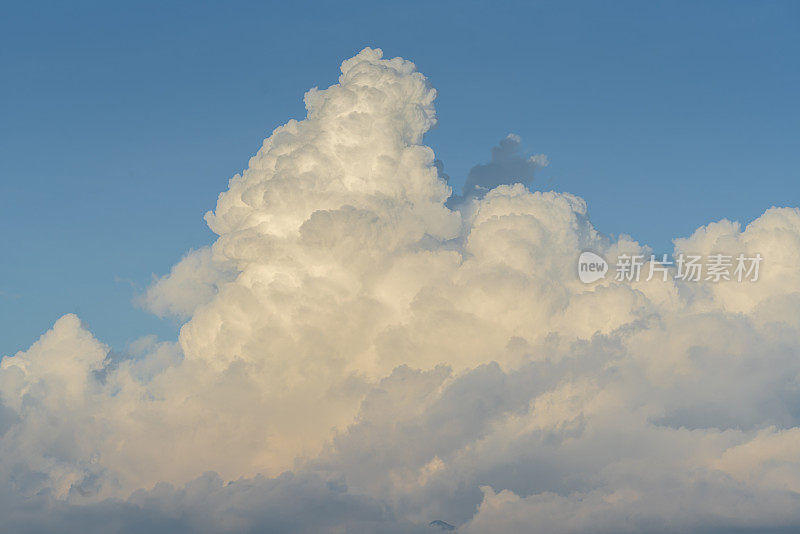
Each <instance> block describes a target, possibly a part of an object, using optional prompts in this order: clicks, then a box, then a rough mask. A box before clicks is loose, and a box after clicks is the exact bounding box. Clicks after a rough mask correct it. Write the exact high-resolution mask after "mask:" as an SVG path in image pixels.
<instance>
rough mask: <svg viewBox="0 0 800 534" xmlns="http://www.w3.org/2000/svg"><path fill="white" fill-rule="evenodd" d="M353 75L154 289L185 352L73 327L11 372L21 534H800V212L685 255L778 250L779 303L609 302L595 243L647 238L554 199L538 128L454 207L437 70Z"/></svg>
mask: <svg viewBox="0 0 800 534" xmlns="http://www.w3.org/2000/svg"><path fill="white" fill-rule="evenodd" d="M341 70H342V74H341V76H340V78H339V83H338V84H335V85H333V86H331V87H329V88H327V89H322V90H320V89H312V90H311V91H309V92H308V93H307V94H306V96H305V103H306V108H307V111H308V114H307V117H306V118H305V119H303V120H301V121H295V120H292V121H289V122H288V123H286V124H285V125H283V126H280V127H278V128H276V129H275V131H274V132H273V133H272V134H271V135H270V136H269V137H268V138H267V139H266V140H265V141H264V143H263V145H262V147H261V149H260V150H259V151H258V153H257V154H256V155H255V156H254V157H253V158H252V159H251V160H250V162H249V165H248V168H247V169H246V170H244V172H242V173H241V174H238V175H236V176H234V177H233V178H232V179H231V180H230V183H229V185H228V189H227V190H226V191H224V192H223V193H222V194H221V195H220V197H219V200H218V202H217V206H216V209H215V210H214V211H213V212H209V213H208V214H207V215H206V221H207V222H208V224H209V226H210V227H211V229H212V230H213V231H214V232H215V233H216V234H217V235H218V236H219V237H218V239H217V240H216V242H215V243H214V244H213V245H212V246H211V247H208V248H203V249H200V250H198V251H194V252H191V253H189V254H188V255H187V256H186V257H185V258H184V259H183V260H182V261H181V262H180V263H179V264H178V265H176V266H175V267H174V268H173V269H172V271H171V273H170V274H169V275H167V276H165V277H163V278H159V279H158V280H156V282H155V283H154V285H153V286H151V288H150V290H149V291H148V292H147V294H146V295H145V296H143V297H142V299H141V301H140V303H141V304H142V305H144V306H146V307H148V308H149V309H151V310H152V311H154V312H155V313H157V314H159V315H162V316H168V315H174V316H176V317H179V318H182V319H185V321H186V322H185V323H184V325H183V327H182V328H181V332H180V336H179V339H178V341H177V343H169V342H167V343H159V342H157V341H154V340H152V339H145V340H141V341H140V342H138V344H137V347H136V349H137V351H138V352H139V353H140V354H139V355H137V356H136V357H130V358H123V359H121V360H120V359H119V358H118V357H114V358H113V361H112V358H111V357H110V353H109V348H108V347H107V346H105V345H104V344H103V343H101V342H100V341H98V340H97V339H95V338H94V336H93V335H92V334H91V333H90V332H89V331H88V330H87V329H86V328H85V326H84V325H82V324H81V322H80V320H79V318H78V317H76V316H74V315H66V316H64V317H62V318H61V319H59V320H58V321H57V322H56V323H55V325H54V326H53V327H52V328H51V329H50V330H49V331H47V332H46V333H45V334H44V335H43V336H42V337H41V338H40V339H39V340H38V341H37V342H36V343H34V344H33V345H32V346H31V347H30V348H29V349H28V350H26V351H22V352H20V353H17V354H16V355H13V356H7V357H5V358H3V360H2V363H0V434H1V437H0V503H2V504H0V511H2V513H3V516H4V518H7V519H5V520H4V524H3V525H0V530H3V531H8V532H26V531H27V532H48V531H53V530H56V529H58V530H61V531H64V532H70V531H75V532H77V531H81V532H87V531H95V532H136V531H142V530H145V529H149V530H151V531H153V532H159V531H162V532H182V531H186V532H256V531H270V532H341V531H351V532H352V531H358V532H430V531H433V530H434V528H435V527H436V525H440V524H449V525H455V526H456V527H457V531H458V532H467V533H471V532H476V533H478V532H487V531H492V532H501V533H503V532H508V533H513V532H520V531H530V530H531V528H534V527H535V528H536V529H538V531H541V532H548V533H549V532H565V533H572V532H587V531H592V532H609V533H611V532H615V533H616V532H680V531H693V532H723V531H725V530H731V529H738V530H739V531H743V532H747V531H752V532H760V531H767V530H770V529H772V530H773V531H775V532H780V531H787V532H788V531H790V530H791V529H792V528H794V527H797V526H798V525H800V512H798V510H800V506H798V505H800V446H798V445H799V444H800V411H798V410H797V406H798V405H799V404H798V403H799V402H800V386H798V384H800V380H799V379H798V378H799V377H800V360H798V357H797V354H798V349H799V348H800V320H799V319H798V317H800V314H799V313H798V311H800V271H798V270H797V268H796V266H797V264H798V260H800V211H798V210H797V209H794V208H772V209H770V210H767V211H766V212H765V213H764V214H763V215H762V216H761V217H759V218H758V219H757V220H755V221H753V222H752V223H750V224H749V225H747V226H746V227H745V228H744V229H742V228H741V227H740V226H739V225H738V224H736V223H731V222H729V221H721V222H717V223H711V224H709V225H708V226H705V227H702V228H700V229H698V230H697V231H696V232H695V233H694V234H693V235H692V236H690V237H688V238H685V239H679V240H676V241H675V252H676V253H679V252H691V253H695V254H711V253H716V252H719V251H720V250H725V251H727V252H728V253H731V254H735V253H739V252H742V253H748V254H755V253H760V254H761V255H762V256H763V257H764V258H765V265H764V268H763V272H762V275H761V278H760V279H759V280H758V282H757V283H752V284H737V283H735V282H721V283H718V284H712V283H705V282H702V281H701V282H697V283H694V284H687V283H682V282H680V281H675V280H672V279H669V280H668V281H666V282H664V281H661V279H655V280H653V281H650V282H645V281H642V282H637V283H616V282H615V281H614V280H613V279H612V278H610V277H607V278H606V279H604V280H601V281H598V282H596V283H595V284H592V285H584V284H583V283H581V282H580V280H579V279H578V277H577V273H576V271H575V261H576V259H577V258H578V256H579V255H580V253H581V252H582V251H585V250H591V251H593V252H595V253H597V254H599V255H601V256H605V257H612V256H614V255H615V254H619V253H623V252H624V253H627V254H644V253H645V252H647V249H646V247H644V246H642V245H640V244H638V243H636V242H634V241H632V240H631V239H630V238H627V237H621V238H619V239H616V240H612V239H610V238H608V237H606V236H604V235H603V234H601V233H599V232H598V231H597V230H596V229H595V228H594V227H593V226H592V225H591V223H590V221H589V219H588V216H587V206H586V203H585V202H584V201H583V200H582V199H581V198H579V197H577V196H574V195H571V194H568V193H557V192H541V191H531V190H530V189H529V187H528V186H529V185H530V183H531V180H532V179H533V174H534V173H535V171H536V170H538V169H539V168H540V167H541V166H543V165H544V164H545V163H546V159H545V158H544V157H542V156H534V157H533V158H530V157H526V156H524V155H522V153H521V150H520V146H519V145H520V141H519V138H517V137H515V136H509V137H507V138H506V139H504V140H503V141H501V143H500V145H499V146H498V147H496V148H495V149H494V150H493V153H492V159H491V161H490V162H489V163H487V164H484V165H479V166H477V167H475V168H473V170H472V171H471V172H470V175H469V176H468V178H467V181H466V184H465V188H464V190H463V192H462V193H463V196H462V197H461V198H460V199H459V201H458V202H455V203H454V202H453V201H452V198H453V197H452V193H453V191H452V190H451V188H450V187H449V186H448V184H447V183H446V181H445V180H444V179H443V177H442V172H441V165H440V164H439V163H438V162H436V161H435V158H434V154H433V151H432V150H431V149H430V148H429V147H427V146H425V145H423V144H422V139H423V135H424V134H425V132H427V131H428V130H429V129H430V128H431V127H432V126H433V125H434V124H435V123H436V120H437V119H436V115H435V109H434V106H433V102H434V99H435V97H436V91H435V90H434V89H433V88H432V87H431V86H430V84H429V83H428V81H427V79H426V78H425V77H424V76H423V75H422V74H420V73H419V72H418V71H417V70H416V68H415V66H414V65H413V64H412V63H410V62H408V61H405V60H403V59H400V58H394V59H388V60H387V59H384V58H383V57H382V53H381V51H380V50H377V49H369V48H367V49H365V50H363V51H362V52H360V53H359V54H358V55H357V56H355V57H353V58H351V59H348V60H347V61H345V62H344V63H343V64H342V69H341ZM448 199H451V200H450V201H448ZM437 522H438V523H437ZM431 523H433V525H434V526H433V527H432V526H431Z"/></svg>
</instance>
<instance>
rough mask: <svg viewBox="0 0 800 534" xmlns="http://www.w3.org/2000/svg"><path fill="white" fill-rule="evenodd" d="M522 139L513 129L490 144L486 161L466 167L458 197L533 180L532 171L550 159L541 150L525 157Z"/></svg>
mask: <svg viewBox="0 0 800 534" xmlns="http://www.w3.org/2000/svg"><path fill="white" fill-rule="evenodd" d="M521 142H522V139H520V137H519V136H518V135H516V134H513V133H512V134H508V135H507V136H506V137H505V138H504V139H502V140H501V141H500V143H499V144H498V145H497V146H496V147H494V148H492V159H491V161H489V163H482V164H479V165H475V166H474V167H472V168H471V169H470V170H469V174H468V175H467V180H466V182H465V183H464V187H463V188H462V193H461V196H460V197H458V199H464V198H469V197H474V196H478V197H480V196H483V195H484V194H485V193H486V192H487V191H489V190H491V189H494V188H495V187H497V186H499V185H512V184H523V185H525V186H529V185H530V184H531V183H532V182H533V176H534V173H536V171H538V170H540V169H542V168H544V167H547V165H548V163H549V161H548V159H547V156H545V155H544V154H536V155H534V156H528V157H526V156H525V155H523V154H522V150H521V147H520V145H521Z"/></svg>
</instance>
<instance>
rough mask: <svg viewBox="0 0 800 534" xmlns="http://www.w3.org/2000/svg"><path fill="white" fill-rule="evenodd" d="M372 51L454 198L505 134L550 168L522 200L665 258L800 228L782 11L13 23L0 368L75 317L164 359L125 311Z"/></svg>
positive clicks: (34, 10)
mask: <svg viewBox="0 0 800 534" xmlns="http://www.w3.org/2000/svg"><path fill="white" fill-rule="evenodd" d="M364 46H377V47H381V48H383V50H384V52H385V54H386V55H387V56H397V55H399V56H402V57H405V58H407V59H410V60H412V61H414V62H415V63H416V64H417V66H418V68H419V69H420V70H421V71H422V72H423V73H424V74H425V75H427V76H428V77H429V79H430V80H431V82H432V84H433V85H434V86H435V87H436V88H437V89H438V90H439V98H438V104H437V107H438V111H439V120H440V124H439V126H438V127H437V128H436V129H435V130H434V131H433V132H431V133H430V134H429V135H428V137H427V139H426V141H427V143H429V144H430V145H431V146H432V147H433V148H434V150H435V151H436V154H437V157H438V158H440V159H441V160H443V161H444V164H445V170H446V172H447V173H448V174H450V175H451V176H452V177H453V178H454V179H455V181H456V182H460V181H463V179H464V177H465V176H466V174H467V172H468V171H469V169H470V167H472V166H473V165H475V164H477V163H481V162H485V161H487V160H488V158H489V151H490V149H491V147H492V146H493V145H495V144H496V143H497V142H498V141H499V140H500V139H501V138H502V137H504V136H505V135H506V134H508V133H509V132H514V133H516V134H518V135H520V136H521V137H522V139H523V146H524V147H525V149H526V150H527V151H529V152H530V153H532V154H533V153H544V154H547V155H548V157H549V159H550V166H549V167H548V168H547V169H545V170H544V171H542V172H541V173H540V174H539V177H538V180H537V182H536V183H535V184H534V187H537V188H542V189H556V190H561V191H569V192H572V193H575V194H577V195H580V196H582V197H583V198H585V199H586V200H587V202H588V204H589V211H590V216H591V218H592V220H593V222H594V224H595V226H596V227H597V228H598V229H599V230H600V231H602V232H604V233H609V234H617V233H628V234H631V235H632V236H633V237H634V238H636V239H638V240H640V241H641V242H645V243H648V244H650V245H652V246H653V247H654V248H655V249H656V250H657V251H669V250H670V248H671V247H670V240H671V238H673V237H680V236H685V235H687V234H689V233H690V232H691V231H692V230H693V229H694V228H696V227H697V226H699V225H702V224H705V223H707V222H709V221H713V220H718V219H721V218H729V219H736V220H740V221H742V222H743V223H746V222H748V221H750V220H752V219H753V218H755V217H757V216H758V215H759V214H760V213H762V212H763V211H764V210H765V209H766V208H768V207H770V206H772V205H779V206H797V205H799V204H800V185H799V184H798V180H797V177H798V174H797V169H798V164H799V163H800V150H798V149H797V142H798V133H800V132H799V131H798V130H799V129H800V128H799V127H800V107H799V106H798V104H797V95H798V94H800V67H799V65H800V61H798V59H800V4H798V3H796V2H738V1H725V2H702V3H698V2H647V3H644V2H613V3H610V2H607V3H601V2H586V3H583V2H520V3H517V2H504V3H501V4H500V5H489V4H488V3H486V4H484V3H478V2H404V3H399V2H386V3H376V2H326V3H313V4H312V3H300V4H290V3H288V2H275V3H228V4H222V3H203V4H196V3H189V2H186V3H168V4H167V5H164V4H162V3H151V4H146V3H138V5H136V6H134V5H132V4H131V5H129V6H127V7H126V6H123V5H122V4H120V3H114V4H113V5H112V4H110V3H99V2H98V3H92V2H80V3H78V4H77V5H68V4H67V3H35V4H30V3H24V4H23V3H17V4H13V3H8V2H7V3H5V4H4V6H3V13H2V16H0V68H2V72H3V83H2V84H0V106H2V108H1V109H0V117H2V125H3V127H2V129H0V235H1V236H2V245H3V258H2V261H1V262H0V325H2V326H0V334H2V335H0V354H11V353H14V352H15V351H17V350H20V349H23V348H25V347H27V346H28V345H29V344H30V343H31V342H32V341H33V340H35V339H36V338H37V337H38V336H39V335H40V334H41V333H42V332H43V331H45V330H46V329H47V328H48V327H49V326H50V325H51V324H52V323H53V321H54V320H55V319H57V318H58V317H59V316H61V315H63V314H64V313H68V312H76V313H77V314H78V315H79V316H80V317H81V318H82V319H83V320H84V321H85V322H87V323H88V324H89V326H90V327H91V330H92V331H93V332H94V334H95V335H96V336H97V337H98V338H99V339H101V340H103V341H105V342H106V343H109V344H110V345H112V347H114V348H116V349H118V350H124V348H125V346H126V345H127V343H129V342H130V341H132V340H133V339H136V338H137V337H139V336H142V335H146V334H156V335H158V336H159V337H161V338H163V339H172V338H174V337H175V333H176V328H177V325H176V324H175V323H172V322H170V321H162V320H159V319H157V318H155V317H153V316H151V315H149V314H148V313H147V312H145V311H142V310H140V309H138V308H137V307H136V306H134V305H133V304H132V303H131V300H132V299H133V298H134V297H135V296H136V295H137V294H140V293H141V292H142V291H143V290H144V289H145V288H146V287H147V285H148V283H149V282H150V280H151V279H152V275H153V273H155V274H164V273H166V272H167V271H168V270H169V267H170V266H171V265H172V264H174V263H175V262H176V261H177V260H179V259H180V257H181V256H182V255H183V254H184V253H185V252H186V251H187V250H189V249H190V248H197V247H199V246H202V245H205V244H208V243H210V242H212V240H213V237H214V236H213V235H212V234H211V232H210V231H209V230H208V229H207V227H206V226H205V223H204V222H203V219H202V216H203V214H204V213H205V212H206V211H207V210H209V209H212V208H213V207H214V204H215V200H216V196H217V194H218V193H219V192H220V191H222V190H224V189H225V188H226V184H227V181H228V179H229V178H230V177H231V176H232V175H233V174H235V173H237V172H239V171H241V170H242V169H243V168H244V167H245V166H246V164H247V160H248V159H249V157H250V156H251V155H252V154H253V153H255V151H256V150H257V149H258V148H259V146H260V144H261V140H262V139H263V138H264V137H266V136H267V135H268V134H269V133H270V132H271V130H272V129H273V128H274V127H276V126H278V125H280V124H282V123H284V122H286V120H288V119H289V118H302V116H303V113H304V108H303V104H302V95H303V93H304V92H305V91H306V90H307V89H308V88H310V87H312V86H320V87H325V86H327V85H329V84H331V83H334V82H335V80H336V77H337V75H338V65H339V63H340V62H341V61H342V60H343V59H344V58H346V57H349V56H352V55H353V54H355V53H356V52H358V50H360V49H361V48H363V47H364Z"/></svg>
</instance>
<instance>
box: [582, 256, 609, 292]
mask: <svg viewBox="0 0 800 534" xmlns="http://www.w3.org/2000/svg"><path fill="white" fill-rule="evenodd" d="M607 272H608V263H606V260H604V259H603V258H601V257H600V256H598V255H597V254H595V253H594V252H589V251H586V252H581V255H580V257H579V258H578V278H580V279H581V282H583V283H584V284H591V283H592V282H596V281H598V280H600V279H601V278H604V277H605V276H606V273H607Z"/></svg>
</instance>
